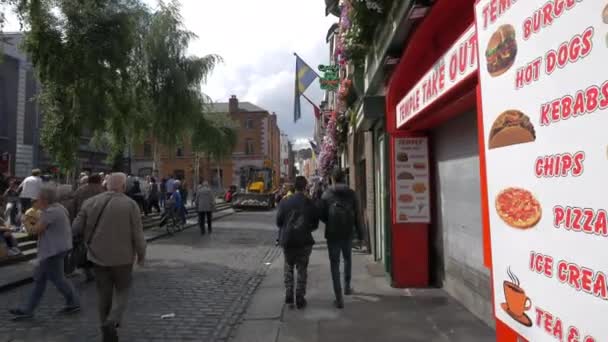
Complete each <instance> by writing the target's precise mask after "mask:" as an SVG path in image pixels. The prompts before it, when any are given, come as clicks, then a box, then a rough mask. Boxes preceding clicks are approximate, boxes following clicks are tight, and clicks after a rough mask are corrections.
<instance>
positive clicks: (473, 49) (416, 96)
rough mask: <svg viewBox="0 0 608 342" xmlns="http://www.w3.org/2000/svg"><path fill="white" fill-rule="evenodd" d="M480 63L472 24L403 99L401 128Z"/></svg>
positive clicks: (398, 125)
mask: <svg viewBox="0 0 608 342" xmlns="http://www.w3.org/2000/svg"><path fill="white" fill-rule="evenodd" d="M477 65H478V63H477V35H476V34H475V26H471V27H470V28H469V29H468V30H466V31H465V32H464V33H463V34H462V35H461V36H460V38H458V40H457V41H456V43H454V45H453V46H452V47H451V48H450V49H449V50H448V51H447V52H446V53H445V54H444V55H443V56H442V57H441V58H440V59H439V60H438V61H437V63H435V65H434V66H433V68H431V70H429V71H428V72H427V73H426V74H425V75H424V76H422V78H421V79H420V81H418V83H417V84H416V85H415V86H414V88H412V90H411V91H410V92H409V93H408V94H407V95H405V97H404V98H403V99H402V100H401V102H399V104H398V105H397V111H396V113H397V128H402V127H403V125H405V124H406V123H408V122H409V121H410V120H412V119H413V118H414V117H416V116H417V115H418V114H419V113H421V112H422V111H423V110H424V109H426V108H427V107H429V106H430V105H431V104H433V103H435V102H436V101H437V100H439V99H440V98H441V97H442V96H444V95H445V94H447V93H449V91H450V90H452V89H453V88H454V87H455V86H456V85H457V84H459V83H460V82H462V81H464V80H466V79H467V78H469V77H470V76H472V75H474V74H475V71H477Z"/></svg>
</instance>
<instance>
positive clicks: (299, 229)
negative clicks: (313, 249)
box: [281, 210, 310, 248]
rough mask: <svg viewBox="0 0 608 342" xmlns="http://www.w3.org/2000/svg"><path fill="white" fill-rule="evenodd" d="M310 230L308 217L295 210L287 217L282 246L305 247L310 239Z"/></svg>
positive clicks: (282, 234)
mask: <svg viewBox="0 0 608 342" xmlns="http://www.w3.org/2000/svg"><path fill="white" fill-rule="evenodd" d="M309 235H310V229H309V227H308V225H307V223H306V217H305V216H304V214H303V213H302V212H301V211H299V210H294V211H292V212H291V213H290V214H289V217H287V222H286V224H285V227H284V228H283V231H282V233H281V245H282V246H283V247H287V248H297V247H304V246H305V245H306V242H307V240H308V239H309Z"/></svg>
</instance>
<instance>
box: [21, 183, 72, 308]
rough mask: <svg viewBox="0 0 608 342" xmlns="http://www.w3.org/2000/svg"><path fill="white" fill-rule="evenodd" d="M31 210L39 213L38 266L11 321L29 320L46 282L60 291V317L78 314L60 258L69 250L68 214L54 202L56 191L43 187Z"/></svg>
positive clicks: (50, 186)
mask: <svg viewBox="0 0 608 342" xmlns="http://www.w3.org/2000/svg"><path fill="white" fill-rule="evenodd" d="M34 207H35V208H36V209H38V210H40V211H41V215H40V219H39V220H38V222H37V223H36V224H35V225H34V227H33V230H34V233H35V234H36V235H38V265H37V266H36V269H35V270H34V288H33V289H32V292H31V293H30V296H29V299H28V301H27V302H26V304H25V305H24V306H22V307H21V308H18V309H12V310H10V313H11V314H13V315H14V316H15V317H14V318H13V319H14V320H19V319H27V318H32V317H33V316H34V310H35V309H36V307H37V306H38V304H39V303H40V300H41V299H42V295H43V294H44V290H45V289H46V283H47V281H51V283H53V285H55V287H56V288H57V290H59V292H61V294H62V295H63V297H64V298H65V301H66V306H65V307H64V308H63V309H62V310H60V311H59V313H60V314H70V313H75V312H78V311H80V301H79V298H78V295H77V294H76V290H74V286H73V285H72V284H71V283H70V282H69V281H68V280H67V279H66V278H65V275H64V258H65V255H66V254H67V252H68V251H69V250H71V249H72V230H71V227H70V219H69V217H68V211H67V209H66V208H64V207H63V206H62V205H61V204H59V203H57V189H56V187H55V186H54V185H50V184H48V185H44V186H43V187H42V188H41V189H40V192H39V195H38V199H37V200H36V201H35V203H34Z"/></svg>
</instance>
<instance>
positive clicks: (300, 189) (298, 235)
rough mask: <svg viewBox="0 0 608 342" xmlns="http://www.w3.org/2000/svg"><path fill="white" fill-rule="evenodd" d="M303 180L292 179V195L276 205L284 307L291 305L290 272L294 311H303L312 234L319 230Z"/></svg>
mask: <svg viewBox="0 0 608 342" xmlns="http://www.w3.org/2000/svg"><path fill="white" fill-rule="evenodd" d="M307 183H308V182H307V180H306V178H304V177H302V176H298V177H296V182H295V191H296V192H295V194H294V195H292V196H290V197H289V198H288V199H284V200H282V201H281V203H280V204H279V210H278V213H277V226H278V227H279V244H280V245H281V247H283V254H284V256H285V266H284V275H285V291H286V292H285V293H286V294H285V304H288V305H290V306H292V305H293V304H294V268H295V269H296V270H297V273H298V274H297V276H298V277H297V284H296V286H295V304H296V307H297V308H298V309H303V308H304V307H306V299H305V296H306V281H307V277H308V260H309V259H310V254H311V253H312V246H313V245H314V244H315V240H314V239H313V237H312V232H313V231H314V230H316V229H317V228H318V227H319V214H318V211H317V207H316V206H315V205H314V203H313V202H312V200H310V199H309V198H308V197H306V195H305V194H304V190H306V185H307Z"/></svg>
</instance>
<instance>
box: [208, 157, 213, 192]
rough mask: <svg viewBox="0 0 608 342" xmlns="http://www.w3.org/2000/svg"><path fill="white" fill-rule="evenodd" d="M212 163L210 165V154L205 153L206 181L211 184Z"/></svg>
mask: <svg viewBox="0 0 608 342" xmlns="http://www.w3.org/2000/svg"><path fill="white" fill-rule="evenodd" d="M212 173H213V165H211V154H210V153H207V181H208V182H209V184H210V185H211V184H213V175H212Z"/></svg>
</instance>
